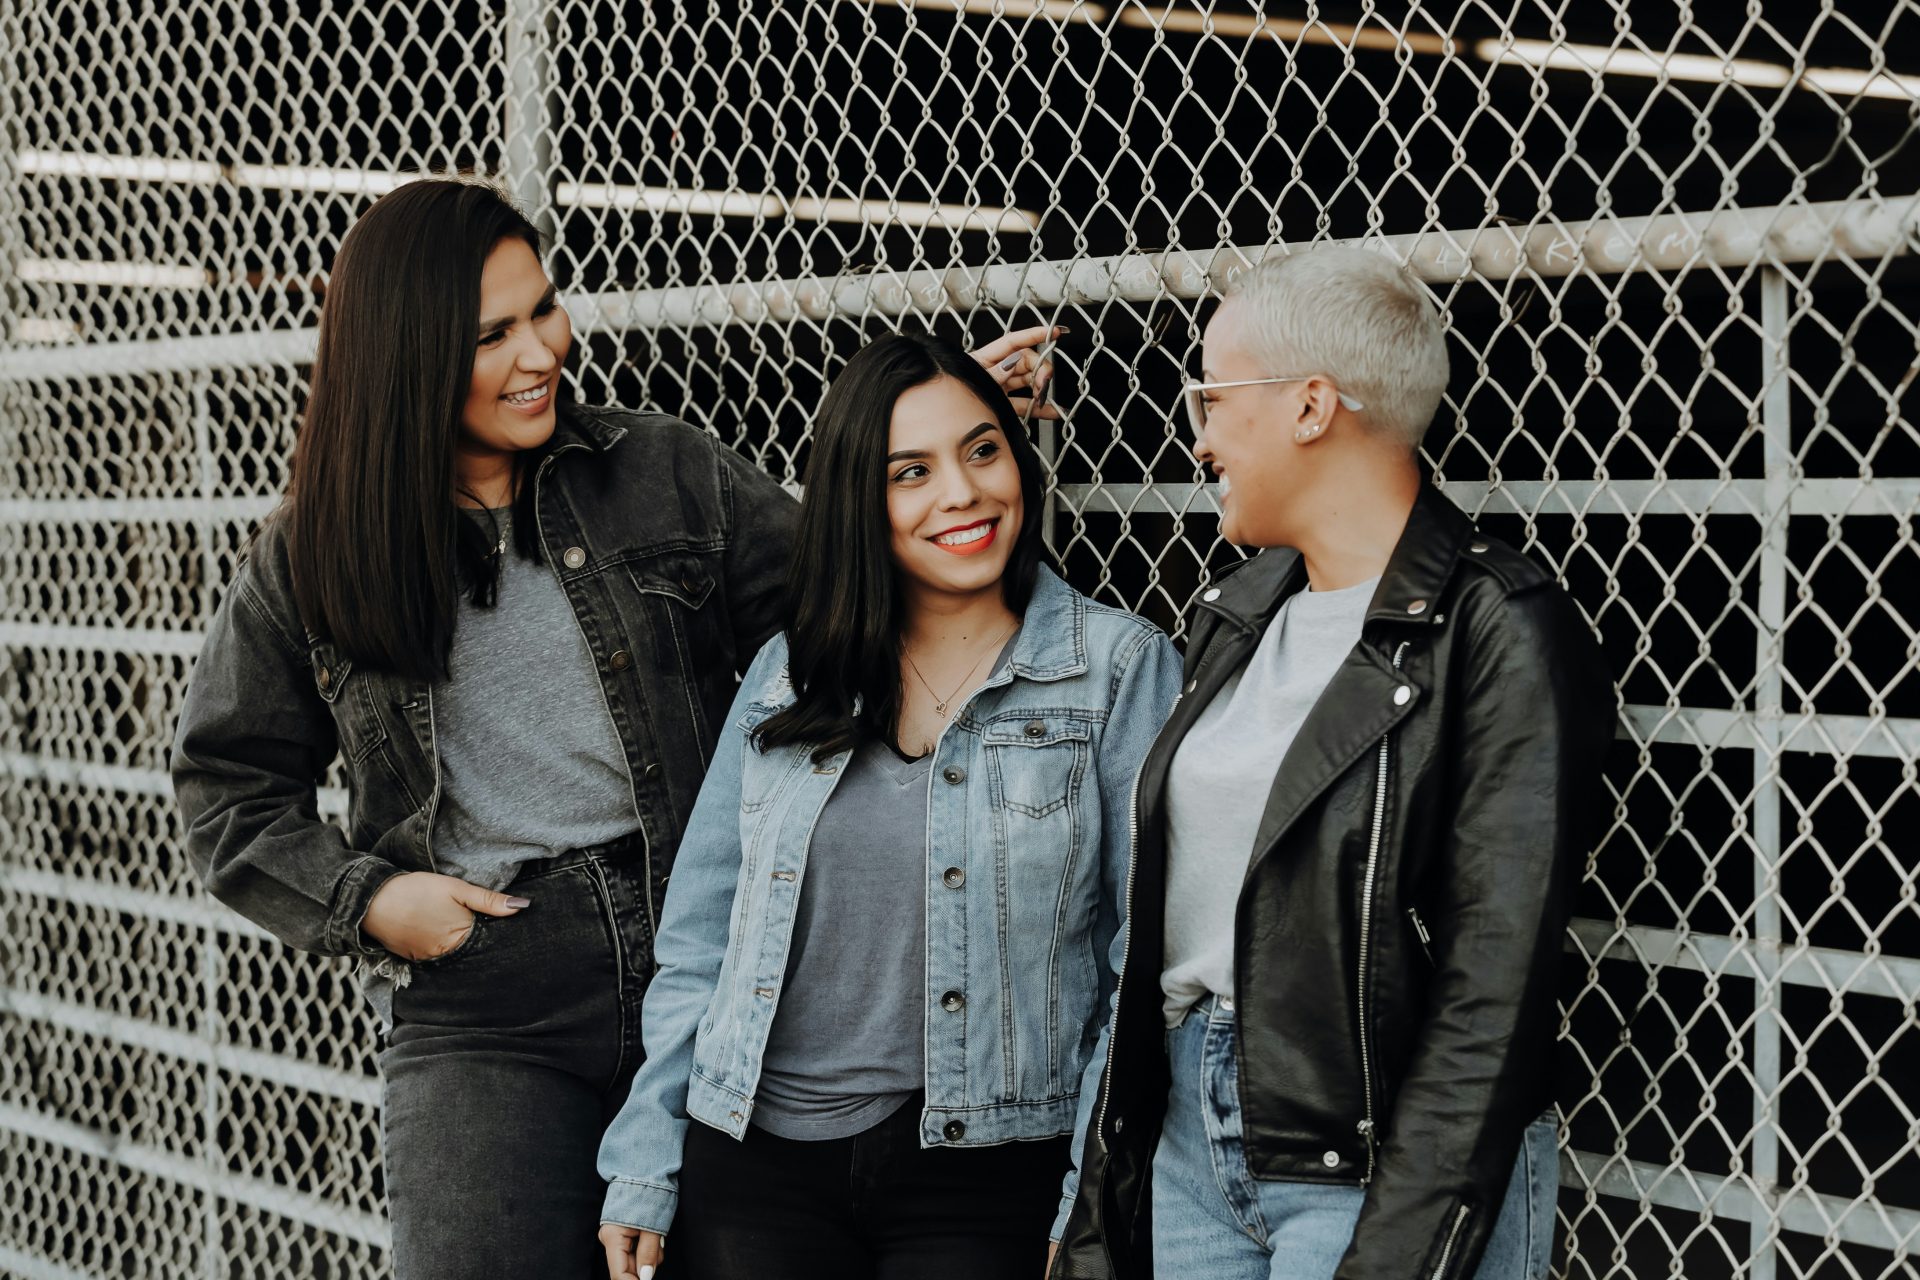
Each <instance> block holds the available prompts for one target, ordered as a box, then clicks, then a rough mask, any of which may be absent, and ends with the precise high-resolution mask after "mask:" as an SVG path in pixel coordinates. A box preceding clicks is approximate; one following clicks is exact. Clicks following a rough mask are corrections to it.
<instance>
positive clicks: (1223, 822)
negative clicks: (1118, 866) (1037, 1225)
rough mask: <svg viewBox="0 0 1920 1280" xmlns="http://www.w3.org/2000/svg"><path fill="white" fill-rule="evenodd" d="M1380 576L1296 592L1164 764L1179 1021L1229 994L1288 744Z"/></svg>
mask: <svg viewBox="0 0 1920 1280" xmlns="http://www.w3.org/2000/svg"><path fill="white" fill-rule="evenodd" d="M1379 582H1380V580H1379V579H1378V578H1371V579H1369V580H1367V581H1366V582H1362V583H1359V584H1357V585H1355V586H1351V587H1346V588H1343V589H1342V590H1339V591H1300V592H1296V593H1295V594H1294V595H1293V596H1291V597H1289V598H1288V599H1287V601H1286V602H1285V603H1284V604H1282V605H1281V606H1280V610H1279V612H1278V613H1276V614H1275V615H1274V618H1273V621H1272V622H1270V623H1268V624H1267V629H1266V632H1265V634H1263V635H1262V636H1261V637H1260V643H1259V644H1258V645H1256V646H1255V647H1254V650H1253V652H1252V654H1250V655H1249V656H1248V658H1247V664H1246V666H1244V667H1242V668H1241V669H1240V670H1239V671H1238V672H1236V673H1235V674H1234V675H1233V676H1232V677H1231V678H1229V679H1228V681H1227V683H1226V684H1225V685H1223V686H1222V687H1221V689H1220V692H1219V694H1218V695H1216V696H1215V697H1214V699H1213V701H1212V702H1210V703H1208V704H1207V708H1206V710H1204V711H1202V712H1201V713H1200V718H1199V719H1198V720H1196V721H1195V722H1194V725H1193V728H1191V729H1189V730H1188V731H1187V736H1186V737H1185V738H1184V739H1182V740H1181V743H1180V747H1179V749H1178V750H1177V751H1175V752H1174V755H1173V761H1172V763H1171V766H1170V767H1169V769H1168V773H1167V794H1166V798H1167V914H1166V968H1165V969H1164V970H1162V971H1161V974H1160V990H1161V994H1162V996H1163V1000H1162V1004H1161V1008H1162V1010H1163V1012H1164V1013H1165V1014H1166V1019H1167V1025H1168V1026H1170V1027H1171V1026H1176V1025H1178V1024H1179V1022H1180V1020H1181V1019H1182V1018H1183V1017H1185V1016H1186V1013H1187V1010H1188V1009H1190V1008H1192V1007H1193V1006H1194V1005H1195V1004H1198V1003H1199V1002H1200V1001H1201V1000H1203V999H1205V998H1206V997H1207V996H1208V995H1209V994H1215V995H1222V996H1226V997H1228V998H1229V999H1231V998H1232V996H1233V916H1234V908H1235V906H1236V905H1237V904H1238V902H1239V897H1240V885H1241V882H1242V881H1243V880H1245V879H1246V874H1247V862H1248V859H1250V858H1251V857H1252V856H1253V839H1254V836H1255V835H1256V834H1258V832H1259V829H1260V817H1261V815H1262V814H1263V813H1265V812H1266V807H1267V796H1268V794H1269V793H1270V792H1271V791H1272V790H1273V782H1274V778H1275V776H1276V775H1277V774H1278V773H1279V772H1280V762H1281V761H1282V760H1283V759H1284V758H1285V757H1286V754H1287V748H1288V747H1290V746H1292V745H1293V739H1294V736H1295V735H1296V734H1298V733H1299V732H1300V726H1301V724H1302V723H1304V722H1305V720H1306V718H1307V713H1308V712H1309V711H1311V710H1313V704H1314V703H1316V702H1318V701H1319V700H1320V695H1321V694H1322V693H1323V692H1325V690H1326V687H1327V682H1328V681H1330V680H1332V679H1333V673H1334V672H1335V671H1337V670H1338V669H1339V667H1340V664H1341V663H1342V662H1343V661H1345V660H1346V656H1347V654H1348V653H1350V652H1352V650H1353V646H1354V645H1355V644H1356V643H1357V642H1358V641H1359V639H1360V626H1361V623H1362V622H1363V621H1364V620H1365V618H1366V614H1367V605H1368V604H1370V603H1371V602H1372V600H1373V592H1374V588H1375V587H1377V586H1378V585H1379Z"/></svg>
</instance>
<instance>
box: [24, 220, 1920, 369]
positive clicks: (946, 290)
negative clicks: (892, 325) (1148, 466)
mask: <svg viewBox="0 0 1920 1280" xmlns="http://www.w3.org/2000/svg"><path fill="white" fill-rule="evenodd" d="M1917 239H1920V196H1896V197H1890V198H1883V199H1874V200H1865V199H1862V200H1829V201H1820V202H1813V203H1805V204H1787V205H1761V206H1754V207H1751V208H1732V209H1715V210H1708V211H1704V212H1695V213H1687V212H1676V213H1662V214H1653V215H1648V216H1645V217H1637V218H1593V219H1589V220H1586V221H1577V222H1561V221H1558V220H1552V219H1549V220H1544V221H1542V222H1539V223H1537V224H1535V225H1532V226H1524V227H1513V226H1508V225H1506V224H1504V223H1490V224H1488V225H1484V226H1479V227H1471V228H1458V229H1444V230H1434V231H1421V232H1413V233H1409V234H1406V235H1398V236H1383V237H1379V238H1375V239H1370V240H1366V241H1345V242H1341V243H1356V244H1364V245H1365V246H1366V247H1368V248H1372V249H1377V250H1379V251H1380V252H1383V253H1386V254H1388V255H1390V256H1392V257H1394V258H1395V259H1397V260H1399V261H1403V262H1406V263H1407V264H1408V265H1409V266H1411V267H1412V268H1413V270H1414V271H1415V272H1416V273H1417V274H1418V275H1420V277H1421V278H1422V279H1425V280H1428V281H1431V282H1434V283H1446V282H1452V281H1456V280H1465V279H1469V278H1474V277H1478V278H1481V279H1486V280H1506V279H1510V278H1512V277H1514V276H1529V277H1555V276H1566V275H1572V274H1574V273H1576V272H1583V271H1584V272H1591V273H1594V274H1600V275H1612V274H1618V273H1622V272H1630V271H1648V270H1654V271H1680V270H1685V269H1688V268H1693V267H1709V266H1710V267H1718V268H1722V269H1736V270H1737V269H1740V268H1744V267H1749V266H1753V265H1755V264H1756V263H1762V262H1767V263H1775V264H1788V263H1803V262H1814V261H1818V260H1821V259H1825V258H1830V257H1836V256H1838V257H1845V258H1853V259H1875V258H1884V257H1888V256H1891V255H1894V254H1900V253H1906V252H1908V251H1909V250H1910V248H1911V247H1912V245H1913V243H1914V242H1915V241H1916V240H1917ZM1310 243H1311V242H1308V241H1297V242H1293V243H1289V244H1284V245H1272V246H1268V245H1249V246H1235V245H1228V246H1223V247H1220V248H1216V249H1207V250H1193V251H1190V250H1170V251H1168V252H1165V253H1154V254H1123V255H1118V256H1113V257H1098V258H1056V259H1050V260H1045V261H1040V262H1024V263H1001V264H996V265H993V266H987V267H980V268H969V267H951V268H946V269H927V270H920V271H875V272H872V273H867V274H860V275H837V276H809V277H800V278H795V279H788V280H767V281H749V282H742V283H739V284H728V285H722V284H713V285H684V286H679V287H674V288H666V289H610V290H605V291H601V292H597V293H577V294H567V295H564V297H563V298H562V301H563V302H564V303H565V305H566V308H567V311H568V313H569V314H570V315H571V316H572V318H573V324H574V328H575V329H576V331H578V332H581V333H594V332H624V331H628V330H658V329H699V328H710V327H718V326H723V325H733V324H784V323H791V322H794V321H799V320H825V319H828V318H830V317H835V316H847V315H853V316H867V315H884V316H905V315H931V314H934V313H937V312H942V311H949V310H951V311H959V312H963V313H964V312H971V311H973V310H975V309H977V308H989V309H997V310H1000V309H1007V308H1011V307H1020V306H1027V307H1035V308H1039V309H1049V308H1056V307H1061V306H1082V305H1095V304H1099V303H1105V302H1110V301H1114V300H1116V299H1117V300H1124V301H1132V302H1153V301H1158V300H1160V299H1163V298H1168V297H1174V298H1199V297H1203V296H1205V295H1207V294H1209V293H1212V292H1215V291H1217V290H1218V289H1219V288H1221V287H1222V286H1224V285H1225V284H1227V283H1228V282H1229V281H1231V280H1232V279H1233V277H1234V276H1235V275H1237V274H1238V273H1239V272H1240V271H1241V270H1243V269H1245V268H1246V267H1247V266H1249V265H1251V264H1252V263H1255V262H1258V261H1259V260H1261V259H1262V258H1264V257H1266V256H1268V255H1270V254H1287V253H1292V252H1296V251H1298V250H1300V249H1303V248H1307V247H1309V244H1310ZM316 337H317V331H316V330H314V329H311V328H307V329H280V330H269V331H264V332H251V333H236V334H217V335H208V336H204V337H191V338H160V339H150V340H147V341H142V342H103V343H89V344H81V345H75V346H70V347H58V348H48V349H40V348H25V349H19V350H15V351H10V352H6V353H0V383H4V382H21V383H28V384H44V383H48V382H58V381H63V380H67V379H73V378H84V377H104V378H126V377H130V376H134V375H137V374H156V373H182V372H192V371H197V370H202V369H226V368H245V367H251V366H255V365H277V366H286V365H303V364H308V363H310V362H311V361H312V359H313V349H314V343H315V341H316Z"/></svg>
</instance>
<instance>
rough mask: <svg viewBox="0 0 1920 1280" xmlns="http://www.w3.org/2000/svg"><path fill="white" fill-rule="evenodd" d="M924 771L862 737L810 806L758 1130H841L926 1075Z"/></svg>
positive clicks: (805, 1133) (898, 1100)
mask: <svg viewBox="0 0 1920 1280" xmlns="http://www.w3.org/2000/svg"><path fill="white" fill-rule="evenodd" d="M932 767H933V757H932V756H930V755H928V756H922V757H921V758H920V759H918V760H902V759H901V758H900V757H899V756H898V755H896V754H895V753H894V751H893V748H891V747H889V746H888V745H887V744H885V743H884V742H870V743H868V744H866V745H865V746H863V747H861V748H860V749H859V750H858V751H856V752H854V754H853V758H852V759H851V760H849V761H848V762H847V765H846V772H845V774H844V775H843V776H842V777H841V779H840V785H839V786H838V787H837V788H835V789H834V793H833V795H832V796H831V797H830V798H829V799H828V800H827V803H826V806H825V807H824V808H823V809H821V811H820V818H819V821H818V822H817V823H816V824H815V825H814V829H813V842H812V844H811V845H810V846H809V847H808V850H807V865H806V872H805V878H804V880H803V881H802V883H801V885H800V901H799V904H798V906H797V908H796V910H795V914H794V920H793V943H792V946H791V948H790V950H789V951H788V952H787V976H786V982H785V983H784V984H783V986H782V988H781V993H780V1005H779V1008H778V1009H776V1010H775V1011H774V1016H773V1028H772V1030H771V1031H770V1032H769V1033H768V1035H767V1049H766V1056H765V1058H764V1059H763V1060H762V1063H761V1067H760V1084H759V1087H758V1088H757V1089H755V1090H754V1110H753V1123H754V1124H756V1125H758V1126H759V1127H760V1128H762V1129H765V1130H766V1131H767V1132H768V1133H771V1134H775V1135H777V1136H779V1137H782V1138H800V1139H805V1140H812V1141H817V1140H823V1139H828V1138H845V1137H850V1136H852V1135H853V1134H856V1133H862V1132H864V1131H866V1130H867V1129H870V1128H872V1127H873V1126H874V1125H876V1124H879V1123H880V1122H881V1121H882V1120H885V1119H886V1118H887V1117H888V1116H890V1115H892V1114H893V1113H894V1112H895V1111H897V1110H899V1109H900V1106H901V1104H903V1103H904V1102H906V1100H907V1099H908V1098H909V1097H911V1096H912V1094H913V1092H914V1091H915V1090H917V1089H919V1088H921V1087H922V1085H923V1083H924V1077H925V1074H926V1043H925V1032H924V1026H925V1022H926V1003H927V1002H926V985H927V982H926V973H927V920H926V888H925V884H924V881H925V879H926V875H927V774H928V771H929V770H930V769H932Z"/></svg>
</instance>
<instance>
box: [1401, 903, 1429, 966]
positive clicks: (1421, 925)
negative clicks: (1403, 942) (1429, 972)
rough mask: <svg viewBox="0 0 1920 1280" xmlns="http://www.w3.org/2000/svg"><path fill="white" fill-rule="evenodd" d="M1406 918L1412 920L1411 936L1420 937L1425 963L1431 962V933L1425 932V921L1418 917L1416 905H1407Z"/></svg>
mask: <svg viewBox="0 0 1920 1280" xmlns="http://www.w3.org/2000/svg"><path fill="white" fill-rule="evenodd" d="M1407 919H1409V920H1411V921H1412V922H1413V936H1414V937H1416V938H1418V939H1420V950H1422V951H1424V952H1426V955H1427V963H1428V964H1429V965H1431V964H1432V963H1433V935H1432V934H1431V933H1428V932H1427V925H1426V922H1425V921H1424V920H1422V919H1421V918H1420V909H1419V908H1418V907H1408V908H1407Z"/></svg>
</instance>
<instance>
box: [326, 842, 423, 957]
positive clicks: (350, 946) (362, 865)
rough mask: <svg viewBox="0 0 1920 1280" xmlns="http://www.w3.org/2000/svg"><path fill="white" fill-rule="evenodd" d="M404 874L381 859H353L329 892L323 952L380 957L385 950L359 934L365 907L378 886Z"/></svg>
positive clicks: (364, 917) (363, 919)
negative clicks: (330, 903) (331, 893)
mask: <svg viewBox="0 0 1920 1280" xmlns="http://www.w3.org/2000/svg"><path fill="white" fill-rule="evenodd" d="M404 874H405V872H404V871H403V870H402V869H401V868H399V867H396V866H394V865H393V864H392V863H391V862H388V861H387V860H386V859H385V858H373V857H364V858H358V859H356V860H355V861H354V862H353V863H352V864H351V865H350V866H348V868H347V870H346V872H345V874H343V875H342V876H341V877H340V884H339V886H338V887H337V888H335V890H334V892H333V911H332V912H331V914H330V916H329V918H328V921H327V950H328V952H329V953H330V954H332V955H336V956H354V955H359V956H384V955H386V954H387V951H386V948H384V947H382V946H381V945H380V944H379V943H377V942H375V941H374V940H373V939H372V938H369V937H368V936H367V935H366V934H364V933H362V932H361V931H360V926H361V924H362V923H363V922H364V921H365V920H366V918H367V908H368V907H369V906H370V905H372V903H373V895H374V894H376V893H378V892H380V888H381V886H383V885H385V884H386V883H387V881H389V880H391V879H393V878H394V877H395V876H397V875H404Z"/></svg>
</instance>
